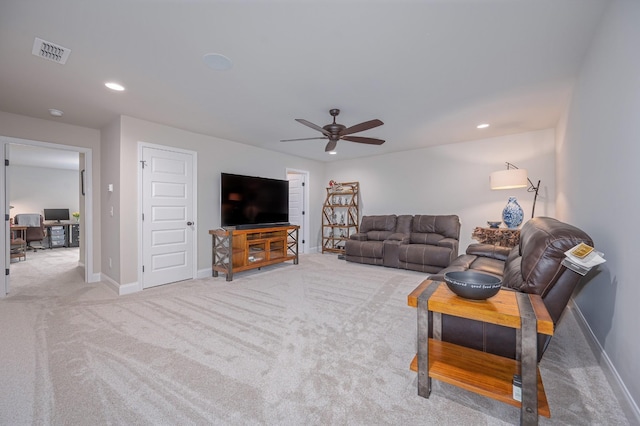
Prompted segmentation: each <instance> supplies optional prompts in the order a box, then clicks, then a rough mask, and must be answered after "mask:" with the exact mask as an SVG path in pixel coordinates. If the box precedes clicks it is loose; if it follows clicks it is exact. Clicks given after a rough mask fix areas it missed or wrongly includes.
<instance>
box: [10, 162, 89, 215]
mask: <svg viewBox="0 0 640 426" xmlns="http://www.w3.org/2000/svg"><path fill="white" fill-rule="evenodd" d="M9 178H10V179H9V204H11V205H12V206H13V207H14V208H13V209H11V213H10V214H11V217H13V216H15V215H16V214H20V213H40V214H43V209H50V208H53V209H57V208H60V209H69V212H70V213H72V212H79V211H80V206H79V199H80V197H79V194H78V186H79V184H80V178H79V172H78V171H77V170H63V169H51V168H47V167H30V166H14V165H12V166H10V167H9Z"/></svg>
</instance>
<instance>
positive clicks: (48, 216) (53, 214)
mask: <svg viewBox="0 0 640 426" xmlns="http://www.w3.org/2000/svg"><path fill="white" fill-rule="evenodd" d="M44 220H47V221H55V222H60V221H61V220H69V209H44Z"/></svg>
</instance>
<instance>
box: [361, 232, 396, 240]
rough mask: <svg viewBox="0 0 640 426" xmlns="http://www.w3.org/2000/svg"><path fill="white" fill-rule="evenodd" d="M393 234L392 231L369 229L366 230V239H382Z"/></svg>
mask: <svg viewBox="0 0 640 426" xmlns="http://www.w3.org/2000/svg"><path fill="white" fill-rule="evenodd" d="M391 235H393V231H369V232H367V240H369V241H384V240H386V239H387V238H389V237H390V236H391Z"/></svg>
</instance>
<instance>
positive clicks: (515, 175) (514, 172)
mask: <svg viewBox="0 0 640 426" xmlns="http://www.w3.org/2000/svg"><path fill="white" fill-rule="evenodd" d="M489 181H490V183H491V189H513V188H525V187H526V186H527V185H528V184H529V182H528V180H527V171H526V170H525V169H508V170H499V171H497V172H493V173H491V176H490V177H489Z"/></svg>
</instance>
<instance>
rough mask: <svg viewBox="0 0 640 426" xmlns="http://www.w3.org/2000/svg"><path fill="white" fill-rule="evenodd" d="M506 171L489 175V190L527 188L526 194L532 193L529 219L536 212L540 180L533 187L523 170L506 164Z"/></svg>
mask: <svg viewBox="0 0 640 426" xmlns="http://www.w3.org/2000/svg"><path fill="white" fill-rule="evenodd" d="M505 164H506V165H507V170H499V171H497V172H493V173H491V176H490V182H491V189H515V188H525V187H528V188H527V192H533V193H534V194H535V195H534V196H533V208H532V209H531V218H533V216H534V215H535V212H536V200H537V199H538V190H539V189H540V180H538V184H537V185H534V184H533V182H531V179H529V177H528V176H527V171H526V170H525V169H519V168H517V167H516V166H514V165H513V164H511V163H509V162H506V163H505Z"/></svg>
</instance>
